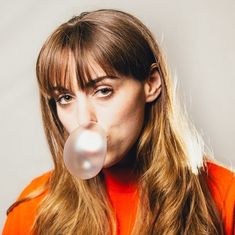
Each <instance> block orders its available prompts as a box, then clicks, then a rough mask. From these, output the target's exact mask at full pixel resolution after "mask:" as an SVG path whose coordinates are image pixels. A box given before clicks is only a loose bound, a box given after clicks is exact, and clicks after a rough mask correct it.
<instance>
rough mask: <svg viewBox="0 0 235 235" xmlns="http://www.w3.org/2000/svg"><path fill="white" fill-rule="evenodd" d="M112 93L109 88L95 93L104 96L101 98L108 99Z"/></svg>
mask: <svg viewBox="0 0 235 235" xmlns="http://www.w3.org/2000/svg"><path fill="white" fill-rule="evenodd" d="M112 91H113V90H112V89H110V88H108V87H104V88H101V89H99V90H97V91H96V92H95V93H101V94H102V95H103V96H101V97H107V96H110V94H111V93H112Z"/></svg>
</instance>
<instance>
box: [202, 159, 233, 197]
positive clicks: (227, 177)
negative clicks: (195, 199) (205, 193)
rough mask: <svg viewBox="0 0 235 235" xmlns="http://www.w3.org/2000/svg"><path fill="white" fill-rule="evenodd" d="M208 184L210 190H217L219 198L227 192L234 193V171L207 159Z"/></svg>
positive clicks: (226, 194)
mask: <svg viewBox="0 0 235 235" xmlns="http://www.w3.org/2000/svg"><path fill="white" fill-rule="evenodd" d="M206 170H207V176H208V184H209V186H210V187H211V189H212V191H218V193H219V194H220V197H221V199H224V198H226V197H227V196H228V194H229V193H230V194H233V195H235V172H234V171H233V170H232V169H229V168H228V167H226V166H224V165H222V164H221V163H218V162H213V161H207V162H206Z"/></svg>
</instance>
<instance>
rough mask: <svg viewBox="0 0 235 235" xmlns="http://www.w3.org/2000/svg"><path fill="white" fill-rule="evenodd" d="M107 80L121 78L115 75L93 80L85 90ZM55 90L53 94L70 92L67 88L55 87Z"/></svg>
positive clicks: (86, 85) (87, 84)
mask: <svg viewBox="0 0 235 235" xmlns="http://www.w3.org/2000/svg"><path fill="white" fill-rule="evenodd" d="M105 79H119V77H117V76H114V75H104V76H100V77H97V78H95V79H92V80H90V81H89V82H87V83H86V84H85V88H90V87H94V86H95V84H97V83H99V82H101V81H102V80H105ZM52 88H53V92H55V91H59V92H69V90H68V89H67V88H65V87H61V86H55V87H52Z"/></svg>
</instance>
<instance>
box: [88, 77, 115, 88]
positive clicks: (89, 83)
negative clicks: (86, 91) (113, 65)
mask: <svg viewBox="0 0 235 235" xmlns="http://www.w3.org/2000/svg"><path fill="white" fill-rule="evenodd" d="M118 78H119V77H116V76H113V75H104V76H101V77H97V78H95V79H93V80H91V81H89V82H87V83H86V84H85V87H93V86H94V85H95V84H97V83H99V82H101V81H102V80H104V79H118Z"/></svg>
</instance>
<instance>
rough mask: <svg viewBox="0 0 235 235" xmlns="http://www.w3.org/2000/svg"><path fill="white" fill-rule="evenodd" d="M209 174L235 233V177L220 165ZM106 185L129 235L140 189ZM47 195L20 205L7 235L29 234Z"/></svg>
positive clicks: (229, 230) (123, 234) (109, 181)
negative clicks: (38, 208) (40, 205)
mask: <svg viewBox="0 0 235 235" xmlns="http://www.w3.org/2000/svg"><path fill="white" fill-rule="evenodd" d="M208 173H209V175H210V176H211V179H212V180H208V185H209V188H210V191H211V193H212V196H213V198H214V200H215V202H216V205H217V206H218V208H219V210H220V211H221V212H222V216H223V223H224V226H225V230H226V235H234V234H235V225H234V224H235V221H234V218H235V175H234V173H233V172H231V171H229V170H228V169H227V168H224V167H222V166H220V165H218V164H215V163H211V162H208ZM49 175H50V173H45V174H44V175H42V176H40V177H38V178H36V179H34V180H33V181H32V182H31V183H30V184H29V185H28V186H27V187H26V188H25V189H24V191H23V192H22V193H21V195H20V197H19V198H23V197H25V196H26V195H27V194H28V193H29V192H31V191H33V190H35V189H36V188H37V187H39V186H40V185H42V184H43V183H44V182H46V180H47V179H48V177H49ZM106 185H107V191H108V195H109V197H110V200H111V203H112V205H113V207H114V209H115V212H116V215H117V223H118V235H129V234H130V232H131V229H132V226H133V224H134V220H135V215H136V209H137V205H138V190H137V187H136V186H135V184H134V183H130V184H123V183H120V182H119V181H118V179H117V178H114V177H112V176H110V175H108V174H106ZM44 195H45V193H44V194H42V195H40V196H38V197H36V198H34V199H32V200H30V201H25V202H23V203H21V204H19V205H17V206H16V207H15V208H14V209H13V210H12V211H11V212H10V213H9V215H8V217H7V220H6V223H5V226H4V229H3V235H16V234H17V235H28V234H30V228H31V225H32V224H33V221H34V218H35V215H36V211H37V207H38V204H39V202H40V201H41V200H42V198H43V197H44Z"/></svg>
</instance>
